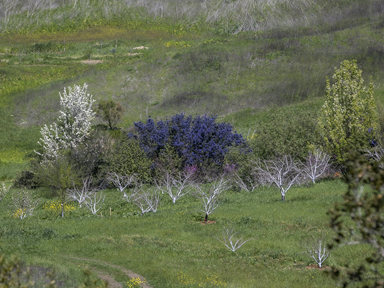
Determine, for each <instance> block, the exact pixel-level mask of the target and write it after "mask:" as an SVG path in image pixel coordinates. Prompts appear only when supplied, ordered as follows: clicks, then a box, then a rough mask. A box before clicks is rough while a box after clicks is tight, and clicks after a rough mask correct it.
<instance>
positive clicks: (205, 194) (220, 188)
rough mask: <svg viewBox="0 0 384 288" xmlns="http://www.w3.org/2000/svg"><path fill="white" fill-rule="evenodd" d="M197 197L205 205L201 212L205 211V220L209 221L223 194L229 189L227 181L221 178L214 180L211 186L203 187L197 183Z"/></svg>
mask: <svg viewBox="0 0 384 288" xmlns="http://www.w3.org/2000/svg"><path fill="white" fill-rule="evenodd" d="M195 189H196V190H195V197H196V198H198V199H199V200H200V202H201V204H202V205H203V209H201V210H200V211H201V212H204V213H205V219H204V220H205V221H208V216H209V215H210V214H212V212H213V211H214V210H215V209H216V208H217V207H218V206H219V204H220V196H221V194H222V193H223V192H224V191H226V190H228V189H229V187H228V185H227V181H225V180H224V178H223V177H222V178H220V180H219V181H216V182H213V183H212V185H211V186H210V187H209V188H207V189H206V188H203V187H201V186H200V185H195Z"/></svg>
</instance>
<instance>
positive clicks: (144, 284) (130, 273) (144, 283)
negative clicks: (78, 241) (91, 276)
mask: <svg viewBox="0 0 384 288" xmlns="http://www.w3.org/2000/svg"><path fill="white" fill-rule="evenodd" d="M64 257H66V258H70V259H73V260H80V261H89V262H95V263H98V264H103V265H105V266H109V267H111V268H115V269H118V270H120V271H121V272H123V273H124V274H125V275H127V276H128V277H129V278H139V279H140V280H141V282H142V283H140V284H139V285H140V286H141V287H143V288H153V287H152V286H150V285H148V284H147V280H146V279H145V278H144V277H143V276H141V275H139V274H137V273H135V272H133V271H131V270H127V269H125V268H124V267H121V266H118V265H114V264H111V263H108V262H105V261H102V260H95V259H88V258H79V257H73V256H64ZM91 270H92V272H94V273H96V274H97V276H98V277H99V278H101V279H102V280H104V281H108V284H109V286H110V287H111V288H123V286H122V285H121V284H120V283H119V282H117V281H116V280H115V279H113V278H112V277H111V276H110V275H108V274H106V272H102V271H99V270H96V269H92V268H91Z"/></svg>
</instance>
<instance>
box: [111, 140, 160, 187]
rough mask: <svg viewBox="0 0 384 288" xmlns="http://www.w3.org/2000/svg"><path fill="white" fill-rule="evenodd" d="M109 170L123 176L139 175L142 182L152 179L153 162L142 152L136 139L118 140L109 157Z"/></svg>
mask: <svg viewBox="0 0 384 288" xmlns="http://www.w3.org/2000/svg"><path fill="white" fill-rule="evenodd" d="M108 162H109V163H108V164H109V165H108V168H107V169H108V170H109V171H111V172H116V173H118V174H121V175H132V174H138V175H139V176H138V177H139V179H140V180H142V181H146V182H150V181H151V179H152V169H151V167H152V164H153V162H152V160H151V159H149V158H148V157H147V156H146V155H145V153H144V152H143V151H142V150H141V148H140V145H139V143H138V142H137V141H136V140H134V139H124V138H123V139H119V140H116V143H115V144H114V146H113V148H112V151H111V153H110V155H109V157H108Z"/></svg>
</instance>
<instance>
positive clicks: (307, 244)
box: [302, 233, 330, 268]
mask: <svg viewBox="0 0 384 288" xmlns="http://www.w3.org/2000/svg"><path fill="white" fill-rule="evenodd" d="M302 246H303V247H304V248H305V253H306V254H307V255H308V256H309V257H310V258H312V259H313V260H315V262H316V264H317V265H319V268H321V266H322V264H323V262H324V261H325V260H327V258H328V256H329V253H330V252H329V251H328V250H327V244H326V239H325V236H324V233H323V234H322V236H321V237H320V238H316V237H314V236H311V238H310V239H308V240H307V241H303V242H302Z"/></svg>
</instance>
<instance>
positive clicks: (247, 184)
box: [232, 173, 260, 192]
mask: <svg viewBox="0 0 384 288" xmlns="http://www.w3.org/2000/svg"><path fill="white" fill-rule="evenodd" d="M232 181H233V183H235V185H236V186H238V187H239V188H240V189H242V190H245V191H247V192H253V190H255V189H256V188H257V187H258V186H259V184H260V183H258V181H257V179H256V177H251V176H247V177H246V178H245V179H244V180H243V179H242V178H241V177H240V175H239V174H237V173H235V174H234V176H233V178H232Z"/></svg>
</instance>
